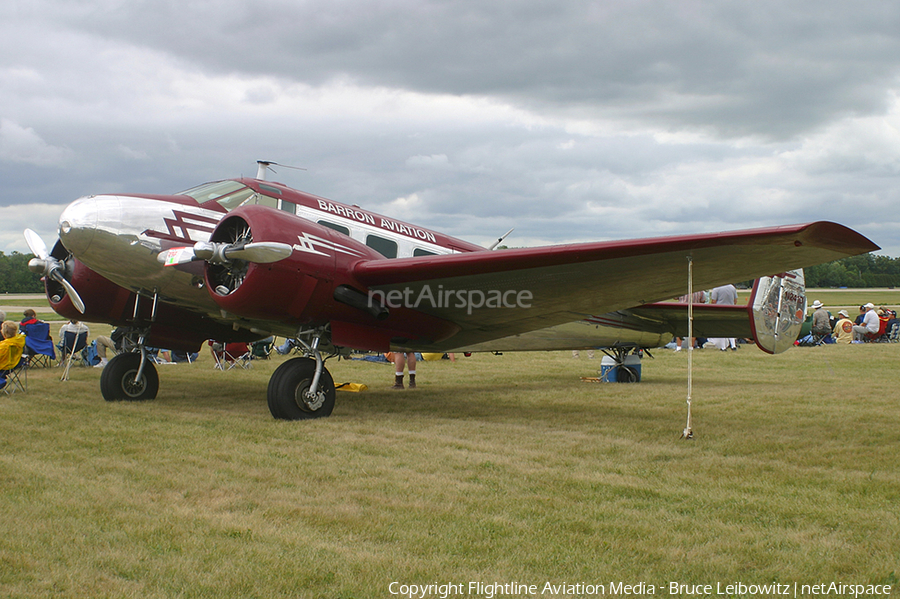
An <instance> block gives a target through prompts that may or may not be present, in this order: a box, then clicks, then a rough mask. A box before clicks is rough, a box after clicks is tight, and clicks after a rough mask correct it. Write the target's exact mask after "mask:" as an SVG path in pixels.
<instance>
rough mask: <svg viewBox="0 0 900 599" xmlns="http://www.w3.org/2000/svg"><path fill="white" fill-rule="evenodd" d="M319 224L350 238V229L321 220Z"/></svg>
mask: <svg viewBox="0 0 900 599" xmlns="http://www.w3.org/2000/svg"><path fill="white" fill-rule="evenodd" d="M319 224H320V225H322V226H323V227H328V228H329V229H334V230H335V231H337V232H338V233H343V234H344V235H346V236H347V237H350V229H348V228H347V227H345V226H343V225H336V224H335V223H330V222H328V221H327V220H320V221H319Z"/></svg>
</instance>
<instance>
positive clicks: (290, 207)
mask: <svg viewBox="0 0 900 599" xmlns="http://www.w3.org/2000/svg"><path fill="white" fill-rule="evenodd" d="M278 207H279V208H281V209H282V210H284V211H285V212H290V213H291V214H297V204H294V203H293V202H287V201H285V200H281V202H280V203H279V205H278Z"/></svg>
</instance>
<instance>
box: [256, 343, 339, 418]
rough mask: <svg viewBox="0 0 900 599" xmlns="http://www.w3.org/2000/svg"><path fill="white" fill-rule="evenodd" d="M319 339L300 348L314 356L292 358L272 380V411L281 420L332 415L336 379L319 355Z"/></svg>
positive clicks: (269, 394)
mask: <svg viewBox="0 0 900 599" xmlns="http://www.w3.org/2000/svg"><path fill="white" fill-rule="evenodd" d="M319 339H320V337H319V336H316V337H314V338H313V341H312V343H311V344H307V343H305V342H303V341H302V340H300V345H302V346H303V348H304V351H305V353H306V354H307V355H309V356H311V357H307V358H293V359H291V360H288V361H287V362H285V363H284V364H282V365H281V366H279V367H278V368H277V369H276V370H275V372H274V373H273V374H272V378H270V379H269V388H268V391H267V398H268V402H269V411H270V412H271V413H272V416H273V417H275V418H277V419H279V420H307V419H310V418H324V417H326V416H330V415H331V412H332V410H334V397H335V389H334V380H333V379H332V378H331V374H329V372H328V370H327V369H326V368H325V360H323V359H322V354H321V353H320V352H319V349H318V347H319Z"/></svg>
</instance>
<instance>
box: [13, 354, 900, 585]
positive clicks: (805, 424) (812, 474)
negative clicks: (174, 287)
mask: <svg viewBox="0 0 900 599" xmlns="http://www.w3.org/2000/svg"><path fill="white" fill-rule="evenodd" d="M898 351H900V346H896V345H865V346H858V345H854V346H843V347H836V346H831V347H823V348H797V349H794V350H791V351H789V352H788V353H787V354H784V355H782V356H776V357H772V356H766V355H764V354H762V352H759V351H758V350H755V349H751V348H748V347H745V348H742V349H741V350H740V351H738V352H728V353H723V352H718V351H715V350H713V351H710V350H703V351H700V352H696V353H695V356H694V372H695V380H694V393H693V406H694V431H695V435H696V438H695V439H694V440H691V441H681V440H679V436H680V433H681V430H682V428H683V427H684V420H685V414H686V403H685V399H686V383H685V364H686V352H681V353H679V354H676V353H674V352H667V351H663V350H660V351H659V352H658V355H657V357H656V359H654V360H650V359H645V360H644V365H643V376H644V381H643V382H642V383H640V384H637V385H624V384H618V385H617V384H596V383H582V382H580V379H579V377H580V376H583V375H586V376H591V375H596V371H597V369H598V368H599V359H597V360H593V361H589V360H587V359H586V358H585V357H584V354H582V358H581V359H580V360H573V359H572V358H571V357H570V354H568V353H566V352H559V353H534V354H506V355H503V356H493V355H476V356H474V357H472V358H462V357H460V358H459V360H458V362H457V363H455V364H451V363H449V362H447V361H442V362H426V363H423V364H422V365H421V366H420V368H419V372H420V375H419V379H420V388H419V389H418V390H416V391H404V392H396V391H391V390H389V389H388V388H387V387H388V385H389V384H390V382H391V380H390V379H391V368H390V367H389V366H386V365H379V364H371V363H361V362H352V361H351V362H347V361H342V362H340V363H334V362H332V363H330V364H329V365H330V368H331V370H332V372H333V373H334V377H335V380H336V381H337V382H343V381H354V382H364V383H367V384H368V385H369V386H370V389H369V390H368V391H366V392H363V393H340V392H339V395H338V403H337V407H336V409H335V412H334V415H333V416H332V417H331V418H328V419H324V420H318V421H312V422H293V423H286V422H278V421H275V420H273V419H272V418H271V417H270V416H269V414H268V409H267V407H266V402H265V387H266V382H267V380H268V376H269V375H270V373H271V372H272V370H273V369H274V367H275V366H276V365H277V363H279V362H280V360H275V361H273V362H272V363H264V362H263V363H259V362H258V363H256V364H254V367H253V368H252V369H251V370H249V371H230V372H224V373H223V372H217V371H214V370H213V369H212V368H211V362H210V358H209V357H208V356H203V358H202V359H201V361H200V362H199V363H197V364H194V365H191V366H188V365H178V366H162V367H160V375H161V380H162V383H161V391H160V396H159V398H158V399H157V400H155V401H151V402H146V403H105V402H103V400H102V399H101V398H100V397H99V391H98V388H97V379H98V377H99V369H88V368H78V369H74V370H73V374H72V379H71V380H70V381H69V382H67V383H61V382H59V380H58V378H59V371H58V369H48V370H36V371H32V372H31V373H30V376H29V393H28V394H27V395H15V396H13V397H11V398H5V397H4V398H3V399H0V438H2V439H3V440H4V441H3V451H2V455H0V489H2V490H0V498H2V499H0V506H2V511H0V527H2V528H0V594H2V595H3V596H8V597H48V596H53V597H86V596H90V597H388V596H390V593H389V592H388V585H389V584H390V583H391V582H392V581H400V582H405V583H419V584H427V583H431V582H435V581H439V582H440V581H443V582H448V581H466V582H468V581H483V582H511V581H519V582H522V583H526V584H538V585H539V586H542V585H543V584H544V583H545V582H547V581H551V582H554V583H557V584H558V583H561V582H565V581H569V582H578V581H582V582H589V583H593V582H605V583H607V584H608V583H609V582H610V581H619V580H622V581H626V582H628V581H633V582H638V581H646V582H648V583H652V584H656V585H661V584H667V583H668V581H670V580H675V581H682V582H685V583H691V582H694V583H709V582H712V583H715V582H717V581H722V582H723V583H729V582H733V581H743V582H745V583H754V582H756V583H762V582H771V581H772V580H778V581H781V582H794V581H798V582H800V583H817V582H819V581H821V580H826V581H830V580H838V581H844V582H853V583H863V584H868V583H879V582H886V583H894V584H895V583H896V575H897V574H896V573H898V572H900V567H898V563H897V560H898V557H897V556H898V554H900V526H898V524H900V522H898V510H897V507H896V506H897V505H898V500H900V474H898V469H897V463H898V457H900V415H898V411H897V401H896V374H895V373H894V370H893V368H894V365H895V364H896V358H897V352H898ZM658 592H661V591H658ZM431 596H436V595H431ZM473 596H484V595H473Z"/></svg>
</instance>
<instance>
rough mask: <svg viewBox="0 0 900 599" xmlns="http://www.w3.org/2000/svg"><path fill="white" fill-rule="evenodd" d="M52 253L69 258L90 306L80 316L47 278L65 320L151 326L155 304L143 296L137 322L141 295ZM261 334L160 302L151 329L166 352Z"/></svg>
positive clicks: (71, 275) (69, 270)
mask: <svg viewBox="0 0 900 599" xmlns="http://www.w3.org/2000/svg"><path fill="white" fill-rule="evenodd" d="M52 254H53V255H54V257H56V258H58V259H60V260H64V259H65V260H66V277H67V278H68V280H69V282H70V283H72V286H73V287H75V289H76V290H77V291H78V295H79V296H81V299H82V300H83V301H84V304H85V311H84V314H82V313H81V312H79V311H78V310H77V309H76V308H75V306H74V304H73V303H72V300H71V299H69V296H68V295H66V292H65V289H63V287H62V285H60V284H59V283H57V282H56V281H54V280H52V279H49V278H46V279H45V280H44V287H45V290H46V293H47V299H48V300H49V302H50V307H51V308H53V310H54V311H55V312H56V313H57V314H59V315H61V316H64V317H65V318H69V319H74V320H83V321H85V322H105V323H108V324H111V325H113V326H141V327H143V326H146V325H148V324H149V323H150V316H151V310H152V300H151V299H150V298H141V300H140V302H139V304H138V313H137V320H135V301H136V300H137V294H135V293H134V292H132V291H129V290H127V289H125V288H123V287H120V286H119V285H116V284H115V283H113V282H112V281H110V280H109V279H107V278H106V277H104V276H102V275H100V274H98V273H96V272H94V271H93V270H91V269H90V268H88V267H87V266H85V265H84V264H83V263H81V262H79V261H78V260H75V259H74V258H66V256H67V255H68V252H67V251H66V250H65V248H63V247H62V245H61V244H59V243H57V244H56V247H55V248H54V250H53V252H52ZM258 338H259V335H257V334H254V333H251V332H250V331H247V330H241V331H235V330H234V329H233V328H232V327H230V326H228V325H226V324H222V323H219V322H216V321H213V320H211V319H210V318H207V317H205V316H202V315H200V314H196V313H194V312H190V311H188V310H185V309H183V308H178V307H176V306H173V305H170V304H164V303H160V304H159V305H158V307H157V314H156V322H155V323H153V326H152V327H151V328H150V335H149V337H148V338H147V343H148V345H151V346H153V347H161V348H166V349H177V350H185V351H197V348H198V347H200V345H201V344H202V343H203V342H204V341H206V340H207V339H219V340H222V341H253V340H255V339H258Z"/></svg>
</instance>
